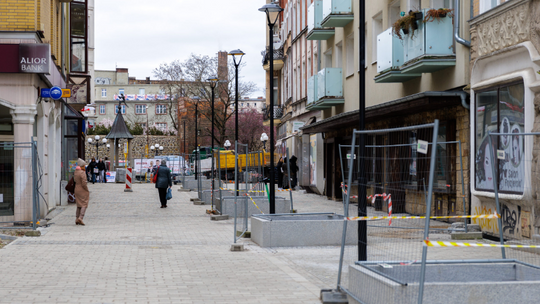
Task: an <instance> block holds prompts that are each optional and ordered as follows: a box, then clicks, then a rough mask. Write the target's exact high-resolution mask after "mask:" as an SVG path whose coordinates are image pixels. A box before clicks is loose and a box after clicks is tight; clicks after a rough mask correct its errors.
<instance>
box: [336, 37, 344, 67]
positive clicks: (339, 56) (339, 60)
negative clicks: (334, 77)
mask: <svg viewBox="0 0 540 304" xmlns="http://www.w3.org/2000/svg"><path fill="white" fill-rule="evenodd" d="M341 67H343V44H342V43H341V42H339V43H338V44H337V45H336V68H341Z"/></svg>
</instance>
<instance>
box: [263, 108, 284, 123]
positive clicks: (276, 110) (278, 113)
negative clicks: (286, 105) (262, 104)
mask: <svg viewBox="0 0 540 304" xmlns="http://www.w3.org/2000/svg"><path fill="white" fill-rule="evenodd" d="M263 111H264V120H268V119H270V115H271V114H272V113H273V114H274V119H279V118H281V117H283V108H282V107H279V106H274V111H273V112H272V111H270V108H269V107H266V108H264V109H263Z"/></svg>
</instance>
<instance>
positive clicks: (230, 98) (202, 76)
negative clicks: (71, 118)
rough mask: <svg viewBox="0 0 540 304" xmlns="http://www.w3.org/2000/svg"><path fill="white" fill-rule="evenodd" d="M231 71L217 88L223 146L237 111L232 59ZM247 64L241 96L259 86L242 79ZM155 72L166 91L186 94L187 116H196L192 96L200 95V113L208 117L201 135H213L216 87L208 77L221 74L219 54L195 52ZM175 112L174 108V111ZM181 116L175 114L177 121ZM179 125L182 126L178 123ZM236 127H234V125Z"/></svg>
mask: <svg viewBox="0 0 540 304" xmlns="http://www.w3.org/2000/svg"><path fill="white" fill-rule="evenodd" d="M228 61H229V62H228V64H227V67H228V71H227V75H221V78H224V79H219V80H220V82H219V83H218V86H217V87H216V88H215V102H214V114H215V115H214V126H215V129H214V130H215V132H214V133H215V134H214V140H215V142H216V145H218V146H221V145H223V143H224V142H225V140H226V139H227V127H229V128H230V126H229V125H227V121H228V120H229V119H230V118H231V117H232V115H233V114H234V109H233V106H234V102H235V95H234V94H235V83H234V80H235V77H234V76H235V68H234V65H233V63H232V59H229V60H228ZM244 66H245V63H243V64H241V65H240V66H239V68H238V70H239V75H240V77H239V83H238V100H240V99H241V98H242V96H249V95H250V94H252V93H253V92H255V91H256V89H257V87H256V85H255V83H254V82H251V81H247V82H244V81H241V79H242V77H241V75H242V74H241V73H240V71H241V70H242V68H243V67H244ZM154 76H155V77H157V78H159V79H163V80H162V82H163V84H162V88H163V90H165V91H166V92H169V93H170V96H173V97H174V98H179V97H189V98H185V99H187V101H186V100H184V102H185V108H186V112H187V116H188V117H189V116H194V112H195V107H194V104H193V102H192V100H191V98H192V97H194V96H198V97H199V103H198V111H199V115H200V116H202V117H204V121H201V122H199V123H200V127H199V129H200V130H201V132H202V133H203V134H201V136H203V137H206V136H211V133H212V129H211V122H212V112H211V111H212V104H211V102H212V91H211V87H210V84H209V82H208V81H207V79H209V78H212V77H215V76H219V75H218V58H217V57H210V56H205V55H195V54H191V56H190V57H189V58H188V59H187V60H186V61H184V62H182V63H180V62H179V61H178V60H176V61H173V62H172V63H170V64H161V65H160V67H159V68H157V69H154ZM170 112H172V111H170ZM176 121H177V118H175V122H176ZM175 128H176V129H178V127H177V123H175ZM233 128H234V127H233Z"/></svg>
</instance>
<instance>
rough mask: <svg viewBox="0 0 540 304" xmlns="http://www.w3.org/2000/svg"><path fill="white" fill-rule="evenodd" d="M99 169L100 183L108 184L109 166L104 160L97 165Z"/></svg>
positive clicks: (101, 159)
mask: <svg viewBox="0 0 540 304" xmlns="http://www.w3.org/2000/svg"><path fill="white" fill-rule="evenodd" d="M97 168H98V170H99V182H100V183H106V182H107V174H106V173H107V166H106V165H105V163H104V162H103V158H100V159H99V162H98V164H97Z"/></svg>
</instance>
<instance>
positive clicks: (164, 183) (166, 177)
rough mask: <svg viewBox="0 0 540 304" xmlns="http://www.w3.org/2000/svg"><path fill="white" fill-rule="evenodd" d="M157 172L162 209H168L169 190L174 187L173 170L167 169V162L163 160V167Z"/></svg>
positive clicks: (157, 185)
mask: <svg viewBox="0 0 540 304" xmlns="http://www.w3.org/2000/svg"><path fill="white" fill-rule="evenodd" d="M156 171H157V172H156V174H157V177H156V188H157V189H158V193H159V201H160V202H161V208H167V188H171V187H172V177H171V170H169V168H167V161H165V160H161V165H160V166H159V167H158V168H157V170H156Z"/></svg>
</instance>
